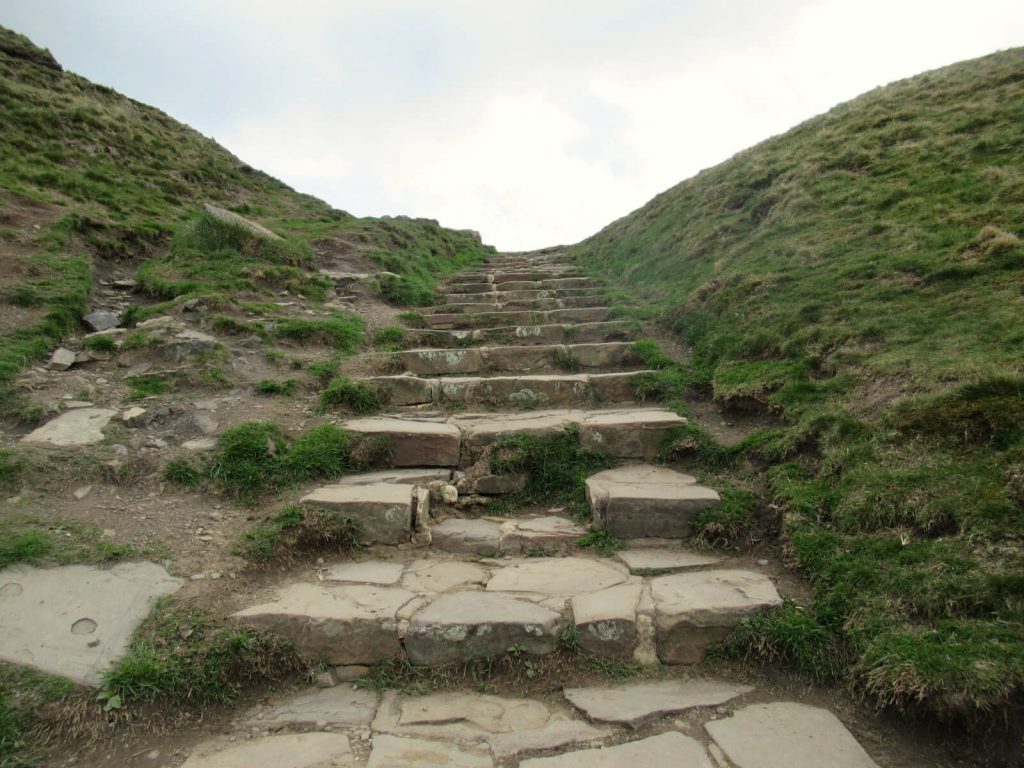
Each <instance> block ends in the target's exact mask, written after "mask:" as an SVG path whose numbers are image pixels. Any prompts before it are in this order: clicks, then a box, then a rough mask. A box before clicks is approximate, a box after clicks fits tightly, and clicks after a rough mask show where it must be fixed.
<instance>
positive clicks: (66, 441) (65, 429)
mask: <svg viewBox="0 0 1024 768" xmlns="http://www.w3.org/2000/svg"><path fill="white" fill-rule="evenodd" d="M116 415H117V411H112V410H110V409H108V408H76V409H75V410H73V411H66V412H65V413H62V414H61V415H60V416H58V417H57V418H55V419H51V420H50V421H48V422H46V423H45V424H43V426H41V427H39V428H38V429H35V430H33V431H32V432H29V433H28V434H27V435H25V437H23V438H22V442H25V443H46V444H49V445H58V446H73V445H94V444H96V443H101V442H103V428H104V427H106V426H107V424H109V423H110V420H111V419H112V418H114V416H116Z"/></svg>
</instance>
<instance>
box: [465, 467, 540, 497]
mask: <svg viewBox="0 0 1024 768" xmlns="http://www.w3.org/2000/svg"><path fill="white" fill-rule="evenodd" d="M529 480H530V476H529V475H528V474H526V473H525V472H524V473H519V474H515V475H482V476H481V477H478V478H476V479H474V480H473V481H472V482H471V484H470V491H471V492H472V493H479V494H482V495H484V496H500V495H502V494H505V493H516V492H518V491H521V490H523V489H524V488H526V484H527V482H529Z"/></svg>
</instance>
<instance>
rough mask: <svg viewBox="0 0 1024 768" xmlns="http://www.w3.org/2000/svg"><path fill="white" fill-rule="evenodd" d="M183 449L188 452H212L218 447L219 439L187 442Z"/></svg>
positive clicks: (182, 445) (205, 438)
mask: <svg viewBox="0 0 1024 768" xmlns="http://www.w3.org/2000/svg"><path fill="white" fill-rule="evenodd" d="M181 447H182V448H184V449H185V450H186V451H212V450H213V449H214V448H216V447H217V438H215V437H200V438H197V439H195V440H186V441H185V442H184V443H182V444H181Z"/></svg>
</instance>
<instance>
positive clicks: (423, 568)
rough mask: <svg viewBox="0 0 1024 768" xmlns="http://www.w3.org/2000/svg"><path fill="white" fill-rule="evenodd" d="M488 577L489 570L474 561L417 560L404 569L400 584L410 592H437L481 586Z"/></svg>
mask: <svg viewBox="0 0 1024 768" xmlns="http://www.w3.org/2000/svg"><path fill="white" fill-rule="evenodd" d="M490 578H491V572H490V571H489V570H487V569H486V568H484V567H483V566H481V565H476V564H475V563H463V562H460V561H458V560H450V561H437V560H417V561H416V562H415V563H413V564H412V565H410V566H409V567H408V569H407V570H406V573H405V577H404V578H403V579H402V586H403V587H404V588H405V589H408V590H409V591H410V592H416V593H419V594H437V593H441V592H450V591H452V590H453V589H456V588H460V589H466V588H473V587H482V586H483V585H484V584H486V583H487V580H488V579H490Z"/></svg>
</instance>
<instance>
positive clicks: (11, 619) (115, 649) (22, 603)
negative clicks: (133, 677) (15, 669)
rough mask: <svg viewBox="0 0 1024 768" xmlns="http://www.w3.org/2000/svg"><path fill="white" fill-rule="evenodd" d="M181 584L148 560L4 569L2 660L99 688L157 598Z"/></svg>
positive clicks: (0, 607) (0, 589) (0, 604)
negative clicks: (107, 565) (110, 564)
mask: <svg viewBox="0 0 1024 768" xmlns="http://www.w3.org/2000/svg"><path fill="white" fill-rule="evenodd" d="M181 584H182V580H181V579H177V578H174V577H172V576H169V575H168V574H167V571H165V570H164V569H163V568H162V567H160V566H159V565H156V564H154V563H146V562H143V563H121V564H120V565H116V566H114V567H113V568H110V569H109V570H101V569H99V568H96V567H93V566H87V565H68V566H64V567H62V568H46V569H41V568H31V567H25V566H16V567H14V568H8V569H7V570H4V571H0V659H4V660H5V661H9V662H11V663H13V664H21V665H25V666H31V667H36V668H37V669H41V670H43V671H44V672H49V673H51V674H55V675H62V676H64V677H68V678H70V679H72V680H74V681H76V682H79V683H83V684H85V685H93V686H94V685H98V684H99V682H100V679H101V677H102V673H103V672H104V671H106V669H107V667H108V666H109V665H110V664H111V662H113V661H115V660H116V659H118V658H120V657H121V656H122V654H124V652H125V651H126V650H127V649H128V645H129V643H130V641H131V636H132V633H133V632H134V631H135V628H136V627H137V626H138V625H139V624H140V623H141V622H142V620H143V619H144V618H146V616H147V615H148V614H149V610H150V608H151V607H152V605H153V603H154V602H155V601H156V599H157V598H158V597H160V596H162V595H169V594H171V593H172V592H175V591H177V589H178V588H179V587H180V586H181Z"/></svg>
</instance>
